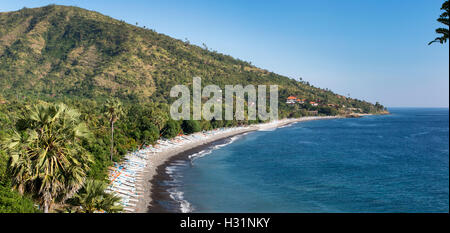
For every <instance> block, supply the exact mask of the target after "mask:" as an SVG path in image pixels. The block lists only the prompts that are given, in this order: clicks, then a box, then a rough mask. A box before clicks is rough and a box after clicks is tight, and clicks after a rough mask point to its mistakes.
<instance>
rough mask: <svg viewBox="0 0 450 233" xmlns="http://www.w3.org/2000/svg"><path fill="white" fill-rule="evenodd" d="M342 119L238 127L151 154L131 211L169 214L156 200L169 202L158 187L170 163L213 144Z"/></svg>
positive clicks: (316, 117) (317, 118) (164, 192)
mask: <svg viewBox="0 0 450 233" xmlns="http://www.w3.org/2000/svg"><path fill="white" fill-rule="evenodd" d="M337 118H344V116H312V117H301V118H294V119H283V120H278V121H274V122H269V123H262V124H257V125H250V126H246V127H241V128H239V127H237V128H235V129H234V130H232V131H230V132H224V133H218V134H216V135H212V136H211V137H209V138H205V139H204V140H201V141H194V142H190V143H187V144H184V145H182V146H181V147H175V148H171V149H169V150H166V151H162V152H159V153H152V154H150V156H149V157H148V159H147V166H146V167H145V168H144V171H143V179H142V180H141V181H140V182H139V183H140V184H139V186H140V187H142V189H143V192H142V193H141V194H140V195H139V196H140V197H139V198H138V202H137V203H136V207H135V208H134V211H133V212H136V213H148V212H152V213H161V212H171V211H168V210H167V209H165V208H163V206H162V205H160V204H159V203H158V202H157V200H167V201H170V196H169V193H168V192H167V190H166V189H165V188H164V187H162V186H161V185H160V183H161V182H162V181H164V180H168V178H170V177H169V176H168V174H167V173H166V167H167V166H169V165H170V164H171V163H172V162H173V161H176V160H183V159H184V160H186V159H187V157H188V156H189V155H191V154H194V153H197V152H199V151H201V150H203V149H205V148H208V147H210V146H211V145H212V144H217V143H219V142H222V141H224V140H227V139H229V138H231V137H234V136H237V135H241V134H244V133H248V132H252V131H256V130H269V129H274V128H279V127H282V126H286V125H290V124H293V123H297V122H303V121H312V120H325V119H337Z"/></svg>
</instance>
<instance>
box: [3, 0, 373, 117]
mask: <svg viewBox="0 0 450 233" xmlns="http://www.w3.org/2000/svg"><path fill="white" fill-rule="evenodd" d="M0 25H2V27H0V91H2V92H4V93H5V95H8V94H9V95H13V94H14V95H17V94H26V95H37V96H41V97H56V98H58V97H63V96H79V97H83V98H84V97H88V98H98V97H100V98H102V97H107V96H110V95H111V94H112V95H115V96H117V97H120V98H121V99H123V100H139V101H149V100H152V101H156V102H167V99H168V98H167V97H168V96H169V95H168V93H169V91H170V87H172V86H174V85H176V84H189V83H191V82H192V77H193V76H200V77H202V79H203V80H202V81H203V83H204V84H211V83H214V84H217V85H219V86H222V87H223V86H224V85H225V84H242V85H246V84H278V85H279V91H280V98H281V99H282V100H283V98H286V97H287V96H288V95H296V96H299V97H302V98H307V99H310V100H314V101H317V100H322V101H324V102H326V103H335V104H345V105H347V106H355V107H364V106H365V107H366V108H367V109H368V108H371V105H370V104H369V103H365V102H362V101H356V100H353V99H349V100H347V99H345V98H342V97H339V96H338V95H336V94H334V93H332V92H330V91H327V90H324V89H319V88H315V87H312V86H310V85H307V84H306V83H304V82H298V81H295V80H293V79H289V78H287V77H284V76H280V75H277V74H275V73H272V72H268V71H266V70H263V69H260V68H257V67H254V66H252V65H251V64H249V63H248V62H244V61H240V60H238V59H234V58H232V57H231V56H227V55H223V54H220V53H217V52H212V51H208V50H205V49H202V48H200V47H198V46H195V45H190V44H189V43H186V42H183V41H180V40H176V39H173V38H170V37H168V36H165V35H163V34H159V33H156V32H154V31H152V30H148V29H144V28H140V27H136V26H133V25H130V24H127V23H124V22H122V21H119V20H115V19H113V18H110V17H108V16H104V15H102V14H100V13H97V12H93V11H88V10H84V9H81V8H77V7H67V6H58V5H51V6H46V7H41V8H33V9H22V10H20V11H14V12H5V13H0ZM281 102H282V101H281Z"/></svg>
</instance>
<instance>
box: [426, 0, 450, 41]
mask: <svg viewBox="0 0 450 233" xmlns="http://www.w3.org/2000/svg"><path fill="white" fill-rule="evenodd" d="M449 4H450V3H449V2H448V0H447V1H445V2H444V3H443V4H442V7H441V10H443V11H445V12H444V13H442V14H441V15H440V16H439V18H438V19H437V21H438V22H439V23H442V24H444V25H446V26H447V27H446V28H438V29H436V33H437V34H442V36H440V37H436V39H434V40H433V41H431V42H430V43H428V45H430V44H432V43H434V42H439V43H441V44H443V43H446V42H447V40H448V33H449V32H448V27H449V18H448V14H449V13H448V10H449Z"/></svg>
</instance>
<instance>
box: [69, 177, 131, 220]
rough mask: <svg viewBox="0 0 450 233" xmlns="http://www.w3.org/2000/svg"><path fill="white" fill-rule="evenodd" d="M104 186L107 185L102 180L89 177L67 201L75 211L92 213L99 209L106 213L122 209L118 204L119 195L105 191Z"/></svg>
mask: <svg viewBox="0 0 450 233" xmlns="http://www.w3.org/2000/svg"><path fill="white" fill-rule="evenodd" d="M106 187H107V185H106V184H105V183H104V182H102V181H99V180H92V179H89V180H87V181H86V182H85V183H84V186H83V188H82V189H80V190H79V192H78V193H77V194H75V195H74V197H73V198H72V199H70V200H68V202H69V203H70V204H71V205H72V206H73V207H75V209H76V211H75V212H82V213H94V212H96V211H101V210H103V211H106V212H108V213H116V212H120V211H121V210H122V209H123V208H122V206H120V205H119V204H118V202H119V201H120V197H118V196H116V195H115V194H112V193H107V192H105V189H106ZM73 209H74V208H72V209H71V210H72V211H73Z"/></svg>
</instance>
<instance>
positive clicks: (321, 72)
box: [0, 0, 449, 107]
mask: <svg viewBox="0 0 450 233" xmlns="http://www.w3.org/2000/svg"><path fill="white" fill-rule="evenodd" d="M442 2H443V0H409V1H407V0H317V1H300V0H293V1H281V0H276V1H275V0H273V1H263V0H240V1H233V0H226V1H225V0H222V1H214V0H209V1H206V0H205V1H202V0H185V1H174V0H164V1H163V0H161V1H144V0H127V1H118V0H98V1H94V0H90V1H88V0H78V1H56V0H53V1H45V0H25V1H5V0H0V11H13V10H18V9H20V8H22V7H24V6H25V7H38V6H44V5H48V4H51V3H55V4H61V5H74V6H79V7H82V8H87V9H90V10H95V11H98V12H100V13H103V14H106V15H109V16H111V17H113V18H116V19H121V20H124V21H126V22H129V23H132V24H135V23H136V22H138V23H139V25H140V26H146V27H148V28H152V29H155V30H156V31H157V32H160V33H164V34H167V35H169V36H172V37H174V38H177V39H183V40H184V39H185V38H188V39H189V41H190V42H191V43H194V44H197V45H202V43H205V44H206V45H207V46H208V47H209V48H211V49H213V50H217V51H218V52H221V53H225V54H229V55H231V56H233V57H237V58H240V59H242V60H246V61H251V62H252V64H254V65H256V66H258V67H261V68H265V69H268V70H270V71H274V72H276V73H279V74H282V75H286V76H288V77H292V78H298V77H302V78H303V79H304V80H306V81H309V82H310V83H312V84H313V85H315V86H318V87H323V88H325V87H326V88H329V89H331V90H333V91H335V92H337V93H339V94H343V95H347V94H350V96H351V97H355V98H359V99H365V100H368V101H371V102H375V101H379V102H380V103H382V104H384V105H386V106H388V107H398V106H405V107H407V106H416V107H448V106H449V65H448V63H449V47H448V44H446V45H441V44H434V45H431V46H428V45H427V43H428V42H429V41H431V40H433V39H434V38H435V37H436V34H435V32H434V30H435V28H437V27H439V26H440V25H439V23H437V22H436V18H437V17H438V16H439V14H440V13H441V11H440V7H441V4H442Z"/></svg>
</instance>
